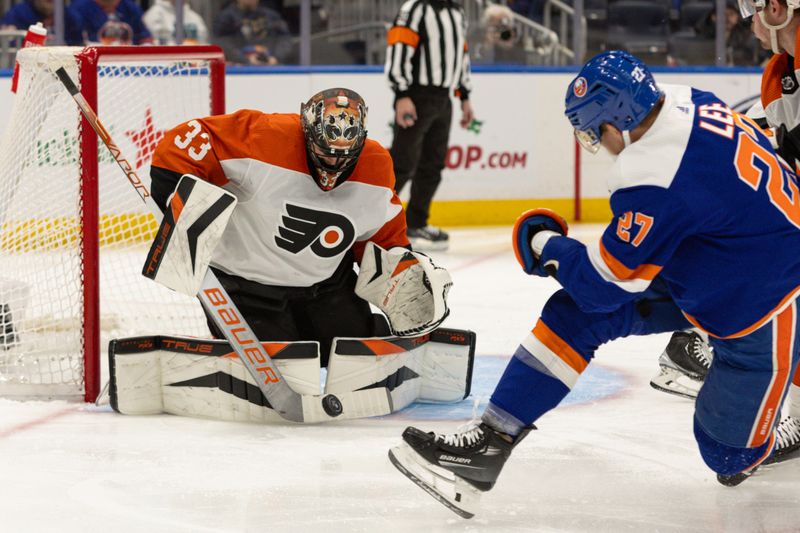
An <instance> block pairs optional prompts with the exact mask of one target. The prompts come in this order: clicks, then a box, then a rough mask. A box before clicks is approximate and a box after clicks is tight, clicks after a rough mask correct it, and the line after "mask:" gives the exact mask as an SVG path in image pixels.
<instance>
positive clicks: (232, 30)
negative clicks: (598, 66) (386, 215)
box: [0, 0, 768, 66]
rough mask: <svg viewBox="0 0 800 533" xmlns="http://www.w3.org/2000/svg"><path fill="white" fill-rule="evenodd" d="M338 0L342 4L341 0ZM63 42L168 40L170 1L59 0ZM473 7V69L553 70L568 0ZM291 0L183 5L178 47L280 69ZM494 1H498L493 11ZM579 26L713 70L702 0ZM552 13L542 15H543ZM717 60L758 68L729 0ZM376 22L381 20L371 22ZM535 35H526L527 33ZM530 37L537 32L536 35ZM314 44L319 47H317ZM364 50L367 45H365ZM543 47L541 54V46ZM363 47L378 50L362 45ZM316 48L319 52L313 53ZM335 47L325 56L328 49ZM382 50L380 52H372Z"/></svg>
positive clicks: (28, 12) (656, 0)
mask: <svg viewBox="0 0 800 533" xmlns="http://www.w3.org/2000/svg"><path fill="white" fill-rule="evenodd" d="M341 1H344V2H346V1H347V0H341ZM65 3H66V4H67V9H66V12H65V15H64V30H65V32H64V40H65V41H66V44H69V45H77V46H80V45H85V44H93V43H100V44H106V45H109V44H135V45H139V44H175V43H176V39H177V38H178V35H177V34H178V32H176V27H175V22H176V18H177V17H176V13H175V0H65ZM461 3H462V4H464V3H472V4H475V5H478V6H482V7H483V9H482V13H481V15H480V16H479V18H478V19H477V20H476V21H475V22H473V23H472V25H471V27H470V31H469V45H470V51H471V56H472V61H473V63H474V64H523V65H525V64H553V62H552V61H550V62H549V63H548V62H547V61H543V60H542V58H543V57H545V56H546V55H547V54H548V53H549V50H550V48H552V46H553V43H554V42H556V41H557V40H558V39H559V38H560V39H561V40H562V42H565V44H566V45H567V46H570V45H571V42H569V39H570V36H568V35H558V36H556V33H555V32H552V31H551V32H549V33H548V32H547V30H544V33H543V32H542V30H543V29H544V27H545V26H547V28H551V29H557V27H558V25H559V23H560V19H559V17H561V16H564V11H563V10H559V9H553V10H551V7H552V5H555V4H557V3H560V4H562V5H565V4H566V5H570V4H571V3H572V1H571V0H562V1H560V2H556V0H504V1H503V0H500V1H498V2H497V3H492V2H490V1H488V0H484V1H481V0H467V1H466V2H464V1H462V2H461ZM299 4H300V2H299V0H185V2H184V11H183V32H182V42H183V44H209V43H210V44H217V45H219V46H221V47H222V48H223V49H224V50H225V55H226V57H227V58H228V61H229V63H230V64H234V65H262V66H268V65H280V64H296V63H297V62H298V60H299V49H300V45H299V36H298V35H299V26H300V20H299V19H300V7H299ZM503 4H504V5H503ZM4 6H9V7H8V8H7V9H5V12H3V13H2V14H1V15H0V30H9V29H17V30H25V29H27V28H28V26H29V25H31V24H34V23H36V22H42V23H43V24H44V26H45V27H47V28H49V29H50V30H51V32H50V35H52V27H53V25H54V1H53V0H5V1H4V3H3V2H2V0H0V9H2V8H3V7H4ZM335 6H336V2H331V1H325V0H313V1H312V19H311V31H312V34H317V35H319V34H321V33H322V32H326V31H330V30H331V29H332V28H331V27H330V25H329V20H330V17H329V11H332V10H333V9H335ZM584 8H585V14H586V18H587V21H588V43H587V44H588V49H587V50H586V55H587V57H588V56H590V55H593V54H594V53H596V52H599V51H602V50H604V49H610V48H624V49H626V50H629V51H631V52H633V53H636V54H638V55H640V56H643V57H645V58H647V59H648V62H650V63H651V64H659V63H661V64H668V65H684V64H713V63H714V62H715V59H716V57H715V46H714V43H715V35H716V12H715V6H714V3H713V1H712V0H584ZM551 11H552V13H553V14H552V15H551V13H550V12H551ZM725 17H726V18H725V41H726V44H727V51H726V57H725V59H724V63H725V64H728V65H740V66H748V65H760V64H762V63H763V62H764V61H765V60H766V59H767V57H768V53H767V52H766V51H764V50H763V49H762V48H761V47H760V46H759V45H758V42H757V41H756V40H755V39H754V38H753V36H752V35H751V32H750V31H749V28H748V26H747V25H745V23H744V22H743V21H742V20H741V17H740V15H739V10H738V8H737V6H736V0H728V4H727V9H726V16H725ZM376 22H382V23H386V24H387V25H388V24H389V23H390V22H391V20H385V21H376ZM531 29H532V30H535V31H527V30H531ZM340 30H341V28H337V32H339V37H337V38H336V39H334V41H335V42H331V41H330V40H325V41H323V40H313V41H312V45H313V46H314V47H315V50H316V51H319V52H327V53H318V52H316V51H315V54H314V57H313V58H312V62H313V63H315V64H319V63H350V64H360V63H361V64H363V63H373V64H375V63H380V62H381V61H382V57H380V56H379V54H373V56H371V57H370V56H369V54H368V53H367V49H369V48H370V44H369V43H366V42H365V38H364V34H363V32H358V31H354V32H353V33H352V35H351V37H352V38H350V37H348V36H347V34H346V32H345V33H344V34H343V35H344V36H343V37H342V36H341V35H342V34H341V32H340ZM537 32H538V33H537ZM321 43H325V44H324V46H321ZM373 44H374V43H373ZM548 47H550V48H548ZM372 48H373V49H375V48H378V47H376V46H374V45H373V46H372ZM320 49H324V50H320ZM334 49H335V53H332V52H333V51H334ZM380 53H382V51H381V52H380Z"/></svg>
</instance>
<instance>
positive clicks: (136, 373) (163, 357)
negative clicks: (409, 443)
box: [108, 329, 475, 422]
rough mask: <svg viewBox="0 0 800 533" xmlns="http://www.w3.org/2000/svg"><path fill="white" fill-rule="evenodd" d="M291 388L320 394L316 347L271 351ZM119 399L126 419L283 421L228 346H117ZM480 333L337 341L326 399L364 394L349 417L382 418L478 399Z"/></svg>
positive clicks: (268, 346) (114, 396)
mask: <svg viewBox="0 0 800 533" xmlns="http://www.w3.org/2000/svg"><path fill="white" fill-rule="evenodd" d="M262 344H263V346H264V348H265V350H266V351H267V353H269V355H270V357H271V358H272V360H273V362H274V363H275V364H276V365H277V367H278V369H279V370H280V372H281V374H282V375H283V377H284V378H285V380H286V382H287V383H288V384H289V386H290V387H291V388H292V389H294V390H295V391H296V392H298V393H300V394H309V395H318V394H321V393H322V391H320V357H319V345H318V343H316V342H284V343H281V342H265V343H262ZM108 354H109V372H110V380H111V381H110V387H109V394H110V401H111V406H112V408H113V409H114V410H115V411H117V412H118V413H122V414H128V415H151V414H158V413H170V414H175V415H183V416H196V417H203V418H212V419H217V420H235V421H246V422H278V421H281V420H283V419H282V418H281V417H280V416H279V415H278V414H277V413H275V411H273V409H272V407H271V405H270V404H269V402H268V401H267V399H266V398H265V397H264V395H263V394H262V393H261V391H260V390H259V388H258V386H257V385H256V384H255V381H254V380H253V378H252V376H251V375H250V373H249V372H248V371H247V369H246V368H245V367H244V365H243V364H242V362H241V360H240V359H239V358H238V356H237V355H236V354H235V352H233V350H232V349H231V348H230V346H229V344H228V343H227V342H226V341H221V340H199V339H194V338H182V337H171V336H150V337H135V338H128V339H116V340H112V341H111V343H110V345H109V350H108ZM474 357H475V333H473V332H471V331H465V330H458V329H438V330H436V331H433V332H432V333H430V334H427V335H422V336H419V337H404V338H399V337H385V338H379V337H376V338H368V339H338V338H337V339H336V340H335V342H334V344H333V347H332V349H331V357H330V363H329V366H328V376H327V381H326V384H325V391H324V392H325V393H326V394H341V393H344V392H350V391H364V392H368V391H374V392H375V397H374V398H372V396H371V395H369V394H363V395H362V396H363V400H362V402H363V403H362V404H361V405H357V406H351V407H349V408H348V409H347V410H345V413H344V415H342V416H341V417H340V418H339V419H343V418H361V417H364V416H368V413H370V412H374V406H372V405H369V402H372V401H374V402H381V401H384V402H385V398H386V393H385V390H388V391H389V393H390V397H391V404H392V405H391V411H392V412H395V411H399V410H400V409H403V408H404V407H406V406H408V405H409V404H411V403H413V402H414V401H423V402H442V403H449V402H457V401H460V400H462V399H464V398H466V397H467V396H469V393H470V387H471V382H472V367H473V361H474Z"/></svg>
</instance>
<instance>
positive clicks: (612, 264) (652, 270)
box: [600, 240, 662, 281]
mask: <svg viewBox="0 0 800 533" xmlns="http://www.w3.org/2000/svg"><path fill="white" fill-rule="evenodd" d="M600 256H601V257H602V258H603V261H604V262H605V263H606V265H607V266H608V269H609V270H610V271H611V273H612V274H614V276H615V277H616V278H617V279H618V280H620V281H626V280H632V279H643V280H647V281H652V280H653V278H655V277H656V276H657V275H658V273H659V272H661V269H662V267H660V266H658V265H651V264H644V265H639V266H638V267H636V268H635V269H633V270H631V269H630V268H628V267H626V266H625V265H623V264H622V262H621V261H620V260H619V259H617V258H616V257H614V256H613V255H611V253H610V252H609V251H608V250H607V249H606V247H605V245H604V244H603V241H602V240H601V241H600Z"/></svg>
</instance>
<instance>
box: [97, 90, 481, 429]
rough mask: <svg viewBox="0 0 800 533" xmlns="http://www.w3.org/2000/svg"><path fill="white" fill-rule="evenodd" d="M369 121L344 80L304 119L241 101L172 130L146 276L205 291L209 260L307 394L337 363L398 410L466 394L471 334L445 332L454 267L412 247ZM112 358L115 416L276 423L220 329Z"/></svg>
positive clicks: (161, 168)
mask: <svg viewBox="0 0 800 533" xmlns="http://www.w3.org/2000/svg"><path fill="white" fill-rule="evenodd" d="M366 119H367V106H366V104H365V103H364V100H363V99H362V98H361V97H360V96H359V95H358V94H356V93H355V92H354V91H352V90H349V89H341V88H337V89H328V90H324V91H322V92H320V93H318V94H315V95H314V96H312V97H311V98H310V99H309V100H308V102H306V103H305V104H302V105H301V109H300V114H299V115H298V114H290V113H277V114H267V113H262V112H259V111H253V110H241V111H238V112H236V113H233V114H229V115H222V116H214V117H206V118H198V119H195V120H190V121H188V122H186V123H184V124H180V125H179V126H177V127H175V128H174V129H172V130H171V131H168V132H167V133H166V135H165V136H164V138H163V139H162V141H161V142H160V143H159V145H158V147H157V148H156V150H155V153H154V156H153V162H152V170H151V176H152V195H153V199H154V200H155V201H156V203H158V205H159V207H160V208H161V209H162V210H163V212H164V219H163V221H162V224H161V227H160V228H159V231H158V234H157V237H156V241H155V242H154V243H153V246H152V248H151V250H150V254H149V255H148V258H147V262H146V264H145V266H144V271H143V273H144V275H146V276H148V277H150V278H152V279H154V280H155V281H156V282H158V283H161V284H164V285H166V286H167V287H169V288H171V289H173V290H176V291H179V292H184V293H187V294H191V295H194V294H197V293H198V291H199V289H200V287H201V283H202V280H203V278H204V275H205V274H206V271H207V269H208V268H210V269H211V271H212V272H213V273H214V274H215V275H216V277H217V278H218V280H219V282H220V283H221V285H222V287H224V289H225V291H227V294H228V295H229V297H230V300H231V304H232V306H233V307H232V308H233V309H235V310H238V316H241V317H242V318H243V319H244V320H246V322H247V323H248V324H249V325H250V327H251V328H252V331H253V332H254V333H255V335H256V336H257V338H258V339H259V340H260V341H262V345H263V348H264V349H265V351H266V352H267V353H268V354H269V355H270V357H271V362H272V363H273V364H274V366H276V367H277V370H278V371H279V373H280V375H281V376H282V377H283V378H284V379H285V381H286V383H287V384H288V385H289V386H290V387H291V389H293V391H294V392H296V393H298V394H301V395H319V394H320V393H321V392H322V391H320V367H327V379H326V382H325V390H324V393H326V394H343V393H349V392H351V391H364V390H370V389H380V390H385V391H386V393H387V397H388V398H389V399H390V401H389V406H390V408H389V411H391V410H398V409H401V408H403V407H405V406H407V405H408V404H410V403H411V402H413V401H415V400H417V399H423V400H426V401H440V402H450V401H458V400H461V399H463V398H465V397H466V396H467V395H469V390H470V381H471V374H472V361H473V357H474V346H475V335H474V333H472V332H470V331H463V330H449V329H448V330H446V329H437V328H438V326H439V325H440V324H441V323H442V321H443V320H444V319H445V318H446V317H447V315H448V314H449V310H448V308H447V302H446V298H447V293H448V290H449V288H450V286H451V280H450V275H449V274H448V272H447V271H446V270H445V269H444V268H442V267H440V266H438V265H436V264H434V262H433V261H432V260H431V259H430V258H429V257H427V256H425V255H423V254H420V253H417V252H414V251H412V250H411V247H410V245H409V242H408V239H407V237H406V222H405V214H404V212H403V209H402V205H401V203H400V200H399V198H398V197H397V195H396V194H395V193H394V190H393V186H394V174H393V171H392V161H391V157H390V156H389V154H388V152H387V151H386V150H385V149H384V148H383V147H382V146H380V144H378V143H377V142H375V141H373V140H370V139H368V138H367V130H366ZM354 263H357V264H358V265H359V267H360V269H359V274H358V275H356V273H355V270H354V268H353V266H354ZM370 303H372V304H374V305H375V306H376V307H378V308H379V309H380V310H381V311H383V313H384V314H385V317H384V316H383V315H378V314H373V312H372V310H371V308H370ZM204 304H205V308H206V314H207V316H208V317H209V321H208V322H209V327H210V329H211V332H212V334H213V335H214V337H215V338H216V339H223V335H222V331H221V330H220V327H219V326H220V322H219V317H213V316H211V313H210V312H209V309H208V305H207V302H204ZM387 319H388V320H387ZM228 338H230V337H228ZM109 360H110V374H111V382H110V389H109V390H110V397H111V404H112V406H113V408H114V409H115V410H116V411H118V412H120V413H124V414H154V413H162V412H167V413H172V414H178V415H187V416H200V417H209V418H216V419H223V420H241V421H274V420H279V419H280V417H279V416H278V414H277V413H276V412H275V410H273V409H272V406H271V405H270V402H269V401H268V399H267V397H266V396H265V394H264V393H263V387H261V386H259V384H258V382H257V381H256V380H255V379H254V378H253V376H252V374H253V372H251V371H248V369H247V368H246V365H245V364H243V361H242V359H241V358H240V357H238V356H237V355H236V353H235V352H234V350H233V349H232V347H231V344H229V343H228V342H227V341H225V340H201V339H194V338H179V337H172V336H148V337H137V338H129V339H117V340H114V341H112V342H111V346H110V349H109ZM354 412H355V413H356V414H353V412H351V413H349V417H353V416H358V413H361V415H362V416H363V415H369V414H376V413H373V412H370V411H369V409H362V410H358V409H356V410H355V411H354Z"/></svg>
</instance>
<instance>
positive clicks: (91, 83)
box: [32, 46, 225, 402]
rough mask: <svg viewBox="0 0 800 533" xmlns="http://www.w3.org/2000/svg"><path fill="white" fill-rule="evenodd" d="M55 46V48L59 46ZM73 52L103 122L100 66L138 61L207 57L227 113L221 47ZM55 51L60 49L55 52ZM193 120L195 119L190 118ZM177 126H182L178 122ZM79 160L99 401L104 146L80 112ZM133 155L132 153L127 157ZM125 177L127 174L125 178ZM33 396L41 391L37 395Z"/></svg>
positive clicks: (89, 351) (214, 111) (217, 99)
mask: <svg viewBox="0 0 800 533" xmlns="http://www.w3.org/2000/svg"><path fill="white" fill-rule="evenodd" d="M54 50H55V49H54ZM65 50H69V51H70V53H72V55H73V57H74V59H75V61H76V64H77V73H78V80H76V81H77V82H78V84H79V87H80V91H81V94H82V95H83V97H84V98H85V99H86V101H87V102H88V103H89V105H91V106H92V108H93V109H94V110H95V111H96V112H97V114H98V116H99V117H100V119H101V120H103V109H100V107H101V106H100V105H99V104H100V102H99V77H100V69H101V68H102V67H103V65H104V64H112V63H113V64H117V63H119V64H125V63H131V64H134V63H137V62H148V61H152V62H154V63H155V62H159V61H161V62H165V61H187V62H191V61H204V62H206V64H207V68H208V83H209V100H210V101H209V106H208V110H209V112H208V114H210V115H218V114H223V113H224V112H225V58H224V54H223V52H222V49H221V48H219V47H217V46H147V47H138V46H91V47H86V48H83V49H80V48H72V49H67V48H64V47H62V48H61V50H60V51H61V52H62V53H63V52H64V51H65ZM54 53H55V52H54ZM186 118H187V120H188V118H192V117H186ZM174 125H177V124H174ZM77 130H78V131H77V136H78V150H79V153H78V161H79V162H80V165H79V178H78V179H79V180H80V185H79V189H80V192H79V194H80V202H79V205H78V211H79V218H80V224H81V228H82V229H81V234H80V236H79V238H78V239H79V250H80V252H79V253H80V263H81V265H80V268H81V280H80V285H81V288H80V292H81V294H82V309H81V312H80V315H81V316H80V320H81V322H82V324H81V330H82V332H81V337H82V350H83V354H82V361H83V388H84V390H83V400H84V401H86V402H92V401H94V400H95V399H96V398H97V396H98V394H99V392H100V381H101V362H100V357H101V353H102V346H101V329H102V327H101V316H102V309H101V304H100V301H101V294H100V239H101V235H100V234H101V224H100V218H101V212H100V181H101V180H100V165H99V155H100V154H101V153H102V150H106V148H105V146H101V143H99V140H98V137H97V135H96V134H95V132H94V131H93V129H92V127H91V125H90V124H89V123H88V122H87V121H86V119H85V117H83V116H81V117H80V119H79V122H77ZM128 157H130V156H128ZM120 179H124V176H120ZM32 395H34V396H35V395H36V394H35V393H32Z"/></svg>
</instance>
